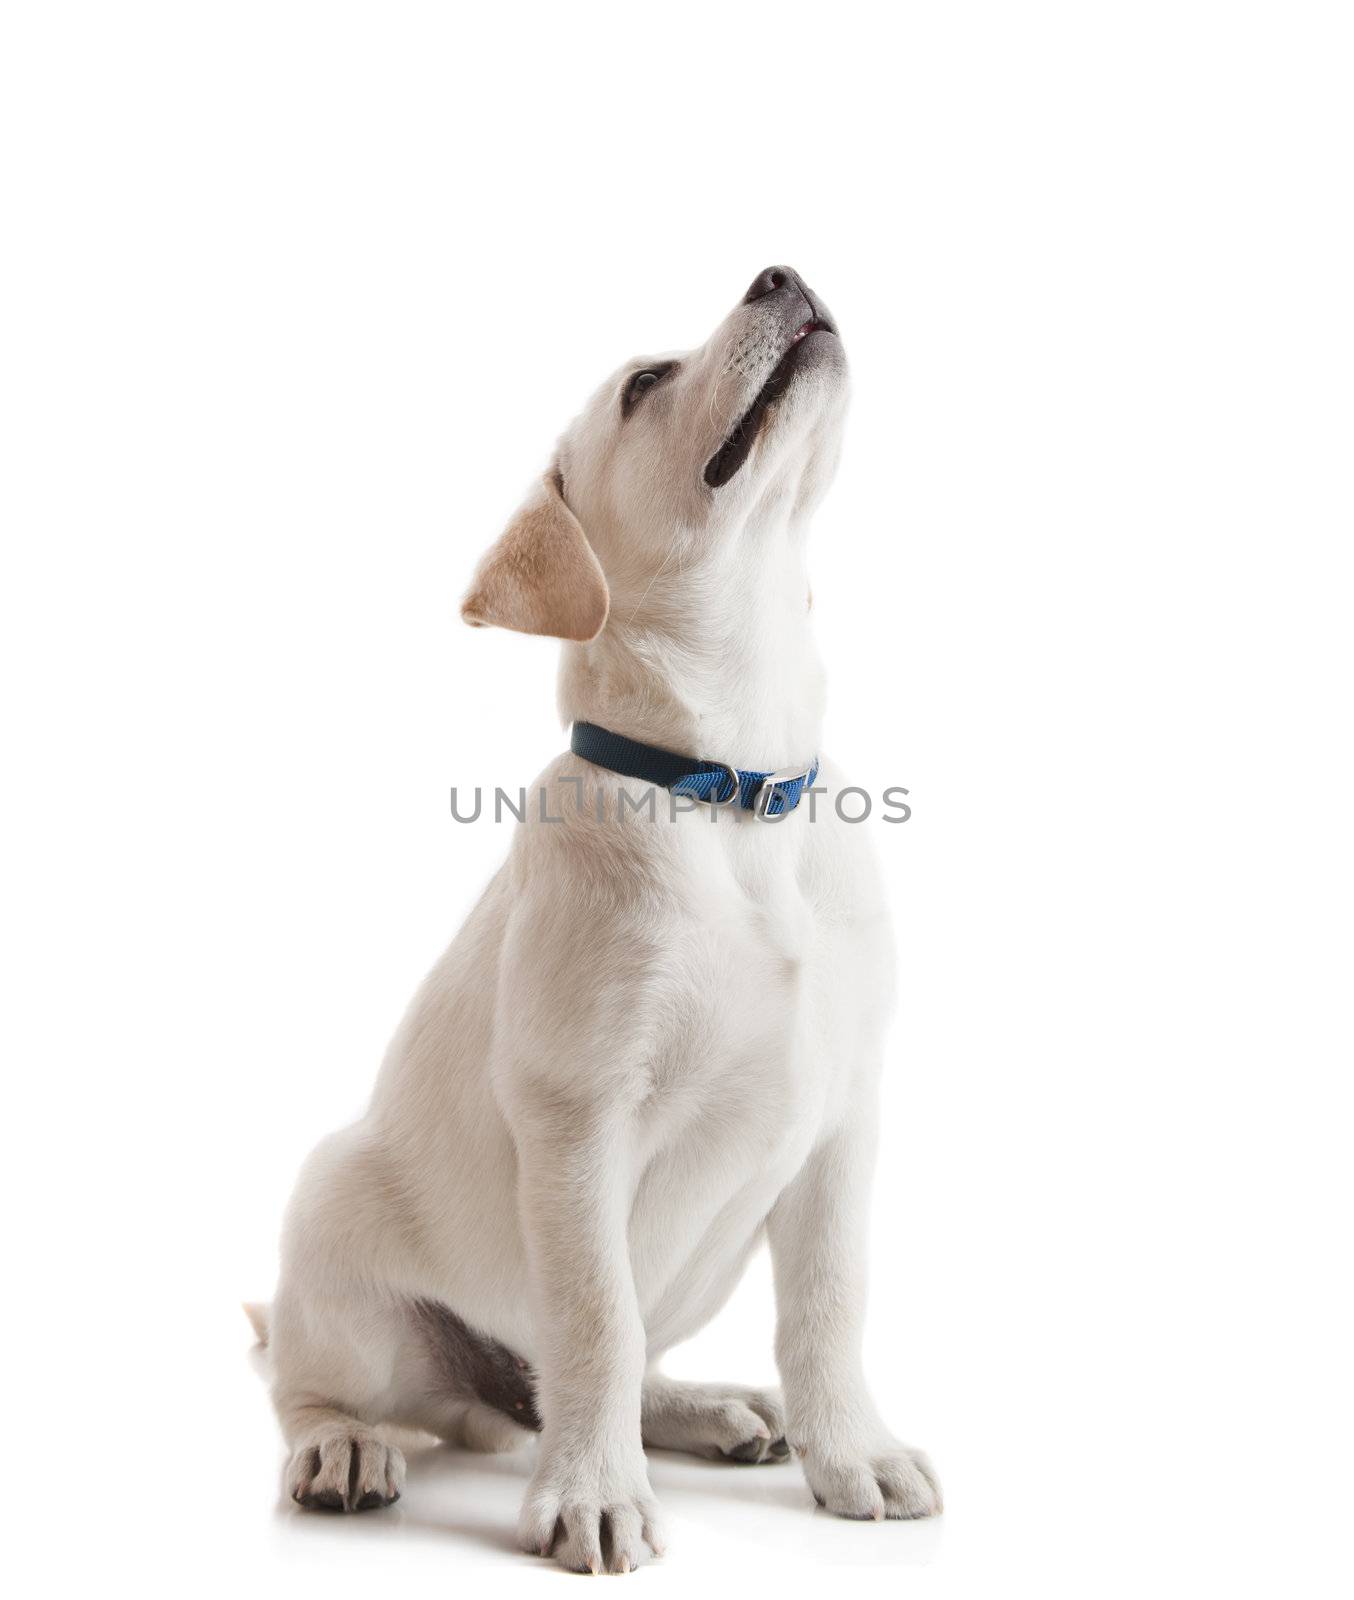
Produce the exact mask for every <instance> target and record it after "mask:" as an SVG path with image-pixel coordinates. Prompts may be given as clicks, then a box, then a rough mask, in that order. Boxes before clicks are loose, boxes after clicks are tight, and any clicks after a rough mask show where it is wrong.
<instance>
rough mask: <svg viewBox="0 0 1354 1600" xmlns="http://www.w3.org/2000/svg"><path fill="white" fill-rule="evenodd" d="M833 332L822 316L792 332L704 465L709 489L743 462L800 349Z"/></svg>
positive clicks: (787, 381) (788, 382) (793, 369)
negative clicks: (763, 380) (749, 399)
mask: <svg viewBox="0 0 1354 1600" xmlns="http://www.w3.org/2000/svg"><path fill="white" fill-rule="evenodd" d="M836 333H837V330H836V329H835V328H834V327H833V326H832V324H831V323H830V322H828V321H827V320H826V319H825V318H823V317H814V318H811V319H810V320H809V321H808V322H805V323H802V324H801V325H800V326H799V327H798V328H796V329H795V332H794V337H793V338H792V339H791V340H790V344H789V348H788V349H787V350H786V352H785V354H784V355H783V356H782V357H781V358H780V360H779V361H778V362H777V363H776V365H775V368H774V370H773V371H772V373H771V376H770V377H769V378H768V379H767V380H766V382H765V383H764V384H763V385H762V387H761V389H760V390H759V391H758V393H757V396H756V398H755V399H754V400H753V402H752V404H751V405H750V406H749V407H748V408H747V410H746V411H745V412H744V413H743V415H742V416H741V417H739V419H738V421H737V422H736V423H734V425H733V431H732V432H731V433H730V434H729V436H728V438H727V439H725V441H724V443H723V444H722V445H720V447H719V449H718V450H716V451H715V453H714V455H712V456H711V457H710V459H709V460H708V461H707V462H706V463H705V481H706V483H708V484H709V485H710V487H711V488H712V489H720V488H722V487H723V486H724V485H725V484H726V483H728V481H729V479H730V478H732V477H733V475H734V474H735V473H736V472H737V471H738V469H739V468H740V467H741V466H742V465H743V463H744V462H745V461H746V460H747V458H748V455H749V453H750V452H751V450H752V447H753V445H754V444H755V443H756V442H757V435H758V434H759V433H760V432H761V428H762V424H763V422H765V421H766V415H767V412H768V411H770V409H771V407H772V406H773V405H775V403H776V401H777V400H779V399H780V397H781V395H783V394H784V393H785V391H786V390H787V389H788V388H789V387H790V385H791V383H792V382H793V381H794V376H795V373H796V372H797V371H798V370H799V367H800V364H801V362H802V359H803V355H804V348H805V346H806V345H807V344H808V342H809V339H810V337H811V336H812V335H814V334H827V335H830V336H831V337H834V338H835V337H836Z"/></svg>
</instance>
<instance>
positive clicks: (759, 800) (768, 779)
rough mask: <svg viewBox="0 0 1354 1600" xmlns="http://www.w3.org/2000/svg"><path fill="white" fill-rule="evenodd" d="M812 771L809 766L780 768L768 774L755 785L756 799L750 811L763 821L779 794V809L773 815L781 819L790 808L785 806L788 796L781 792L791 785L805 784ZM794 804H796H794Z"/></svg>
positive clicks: (811, 767) (769, 813)
mask: <svg viewBox="0 0 1354 1600" xmlns="http://www.w3.org/2000/svg"><path fill="white" fill-rule="evenodd" d="M812 771H813V766H812V764H810V765H809V766H807V767H782V768H781V770H780V771H779V772H768V773H767V775H766V776H765V777H764V778H763V779H762V781H761V783H759V784H758V785H757V797H756V799H755V800H754V801H753V802H752V809H753V810H754V811H755V812H756V813H757V815H758V816H759V817H760V818H762V820H763V821H765V819H766V818H767V817H768V816H770V815H771V814H772V813H771V802H772V801H773V800H774V799H775V797H776V795H777V794H779V795H780V797H781V808H780V810H779V811H777V812H776V813H775V815H776V816H778V817H783V816H784V815H785V814H786V812H787V811H788V810H789V809H790V807H789V806H788V805H787V804H786V801H787V799H788V796H787V795H785V794H784V793H782V791H783V790H785V789H788V788H789V786H790V785H791V784H792V783H796V782H798V783H804V782H806V781H807V779H808V776H809V774H810V773H811V772H812ZM796 804H798V802H796Z"/></svg>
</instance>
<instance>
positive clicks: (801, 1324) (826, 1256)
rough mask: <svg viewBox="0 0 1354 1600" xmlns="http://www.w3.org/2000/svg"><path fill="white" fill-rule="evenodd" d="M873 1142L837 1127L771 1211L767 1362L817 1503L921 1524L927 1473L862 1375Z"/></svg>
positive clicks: (851, 1125)
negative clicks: (770, 1358) (883, 1415)
mask: <svg viewBox="0 0 1354 1600" xmlns="http://www.w3.org/2000/svg"><path fill="white" fill-rule="evenodd" d="M874 1145H875V1140H874V1133H873V1122H872V1118H868V1117H866V1116H857V1117H856V1119H855V1120H853V1121H851V1122H848V1123H847V1124H844V1125H842V1126H839V1127H838V1128H837V1129H835V1130H834V1131H833V1132H832V1133H830V1134H829V1135H828V1136H827V1137H826V1138H825V1139H824V1141H823V1142H822V1143H821V1144H819V1145H818V1147H817V1148H816V1149H815V1150H814V1152H813V1154H812V1155H811V1156H810V1157H809V1159H808V1161H807V1162H806V1163H805V1165H804V1166H803V1168H802V1169H801V1170H800V1172H799V1173H798V1174H797V1175H796V1177H795V1179H794V1181H793V1182H792V1183H791V1184H790V1186H789V1187H788V1188H787V1189H786V1190H785V1192H784V1193H783V1194H782V1195H781V1197H780V1199H779V1200H778V1201H777V1202H776V1205H775V1207H774V1209H773V1210H772V1212H771V1215H770V1217H769V1219H768V1223H767V1232H768V1236H769V1239H770V1243H771V1258H772V1264H773V1268H774V1272H775V1281H776V1309H777V1317H776V1359H777V1362H778V1363H779V1366H780V1371H781V1379H782V1382H783V1384H784V1389H785V1411H786V1418H787V1424H788V1426H787V1438H788V1439H789V1442H790V1444H791V1446H792V1448H793V1449H794V1451H795V1453H796V1454H797V1455H798V1456H799V1457H800V1459H801V1461H802V1464H803V1468H804V1475H805V1477H806V1478H807V1479H808V1481H809V1487H810V1488H811V1489H812V1490H813V1493H814V1497H815V1499H816V1500H817V1501H818V1503H819V1505H823V1506H826V1507H827V1508H828V1510H830V1511H835V1512H836V1513H837V1514H838V1515H839V1516H843V1517H855V1518H866V1519H868V1518H875V1519H878V1518H882V1517H925V1516H930V1515H931V1514H933V1513H934V1512H937V1511H939V1510H940V1509H941V1499H940V1485H939V1483H938V1482H937V1479H936V1476H935V1472H934V1470H933V1469H932V1467H931V1464H930V1462H929V1461H928V1460H927V1459H926V1457H925V1456H924V1455H923V1454H922V1453H921V1451H919V1450H913V1449H910V1448H909V1447H908V1446H907V1445H904V1444H900V1443H899V1442H898V1440H897V1439H895V1438H894V1437H893V1435H892V1434H891V1433H890V1432H889V1431H888V1429H887V1428H886V1427H885V1426H884V1424H883V1422H882V1421H881V1419H880V1416H879V1413H878V1412H877V1411H876V1409H875V1405H874V1401H873V1400H872V1399H871V1398H870V1393H869V1389H868V1386H867V1385H866V1382H865V1374H864V1371H863V1369H862V1367H861V1340H862V1334H863V1332H864V1317H865V1244H866V1223H867V1210H868V1199H869V1188H870V1179H871V1175H872V1173H873V1169H874Z"/></svg>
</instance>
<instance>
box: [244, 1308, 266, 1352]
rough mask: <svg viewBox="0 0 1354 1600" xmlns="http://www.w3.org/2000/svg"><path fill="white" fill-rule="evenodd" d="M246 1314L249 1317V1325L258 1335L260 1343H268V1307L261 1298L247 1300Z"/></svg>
mask: <svg viewBox="0 0 1354 1600" xmlns="http://www.w3.org/2000/svg"><path fill="white" fill-rule="evenodd" d="M244 1314H245V1316H247V1317H248V1318H249V1325H250V1327H251V1328H253V1330H254V1332H255V1333H256V1334H257V1335H258V1340H259V1343H260V1344H267V1343H268V1307H267V1306H266V1305H264V1303H263V1302H262V1301H261V1300H246V1301H245V1303H244Z"/></svg>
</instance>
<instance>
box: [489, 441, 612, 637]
mask: <svg viewBox="0 0 1354 1600" xmlns="http://www.w3.org/2000/svg"><path fill="white" fill-rule="evenodd" d="M610 604H611V595H610V593H609V591H608V589H607V586H606V579H605V577H603V575H602V569H601V566H600V565H599V564H598V561H597V557H596V556H595V555H594V554H593V553H592V546H591V545H590V544H589V543H588V540H587V536H586V535H585V534H584V532H583V529H582V528H581V527H580V526H579V522H578V519H577V517H575V516H574V514H573V512H572V511H570V510H569V508H568V506H566V505H565V503H564V498H563V496H562V495H561V493H560V480H559V474H558V472H549V473H547V474H546V475H545V477H544V478H542V479H541V481H540V483H539V484H538V485H537V487H536V488H535V489H534V490H533V491H532V493H531V495H530V496H529V497H528V499H527V501H526V503H525V504H524V505H523V506H522V508H521V510H520V511H518V512H517V514H516V516H514V517H513V519H512V521H511V522H510V523H509V524H508V526H507V527H506V528H505V529H504V530H503V532H502V534H501V535H500V536H499V539H498V543H497V544H495V545H493V546H492V547H491V548H490V549H489V551H488V552H487V554H486V555H485V557H484V559H483V560H482V561H481V562H480V564H479V566H478V568H477V569H476V571H475V578H474V582H473V583H472V584H471V585H470V592H469V593H468V594H467V595H466V597H465V599H464V600H463V601H462V602H461V615H462V617H464V618H465V620H466V621H467V622H468V623H470V624H471V626H472V627H476V628H485V627H495V628H512V629H514V630H515V631H516V632H517V633H545V634H549V635H550V636H551V637H552V638H555V639H577V640H579V641H580V642H582V641H585V640H588V639H595V638H596V637H597V635H598V634H599V633H600V632H601V631H602V624H603V623H604V622H605V621H606V614H607V608H608V606H609V605H610Z"/></svg>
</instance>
